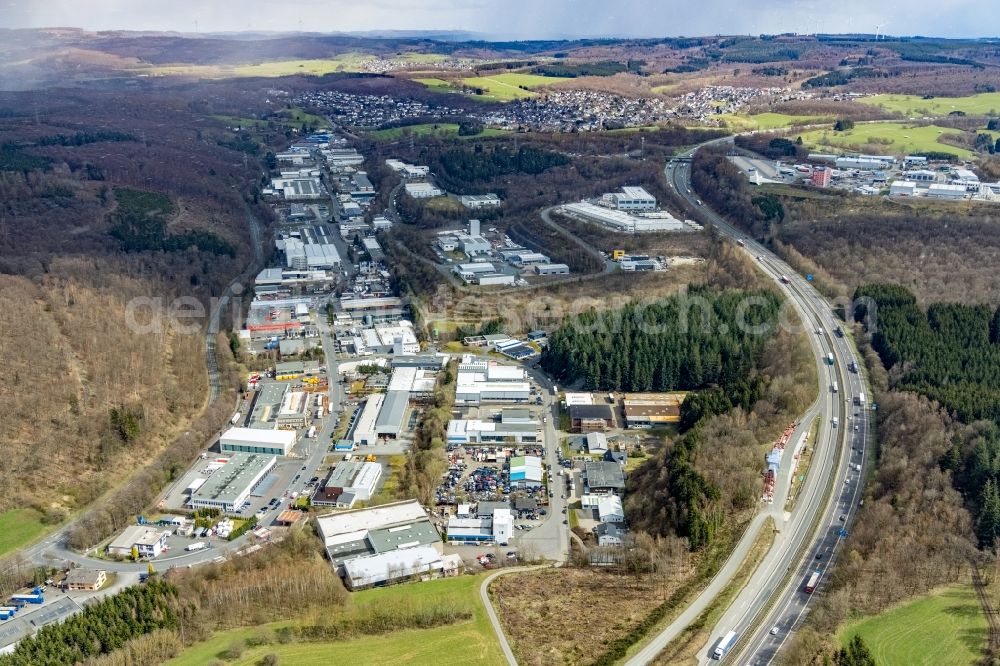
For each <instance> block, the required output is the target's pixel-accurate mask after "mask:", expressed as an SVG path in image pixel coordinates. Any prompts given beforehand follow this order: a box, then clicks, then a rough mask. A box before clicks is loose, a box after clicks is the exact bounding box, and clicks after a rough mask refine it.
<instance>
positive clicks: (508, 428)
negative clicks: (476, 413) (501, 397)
mask: <svg viewBox="0 0 1000 666" xmlns="http://www.w3.org/2000/svg"><path fill="white" fill-rule="evenodd" d="M520 411H521V410H511V409H504V410H503V411H501V412H500V419H499V420H491V421H482V420H479V419H468V420H466V419H455V420H452V421H450V422H449V423H448V443H449V444H457V445H462V446H464V445H466V444H480V445H486V446H501V445H509V444H536V443H538V442H540V441H541V439H542V438H541V432H540V427H541V425H540V424H539V423H538V421H537V420H536V419H534V418H531V417H529V418H527V419H521V418H518V416H517V413H518V412H520ZM525 411H526V410H525Z"/></svg>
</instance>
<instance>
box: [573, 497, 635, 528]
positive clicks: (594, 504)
mask: <svg viewBox="0 0 1000 666" xmlns="http://www.w3.org/2000/svg"><path fill="white" fill-rule="evenodd" d="M580 506H581V507H582V508H584V509H591V510H593V511H594V513H596V514H597V520H599V521H600V522H602V523H624V522H625V509H624V508H623V507H622V498H621V497H618V496H617V495H584V496H583V497H581V498H580Z"/></svg>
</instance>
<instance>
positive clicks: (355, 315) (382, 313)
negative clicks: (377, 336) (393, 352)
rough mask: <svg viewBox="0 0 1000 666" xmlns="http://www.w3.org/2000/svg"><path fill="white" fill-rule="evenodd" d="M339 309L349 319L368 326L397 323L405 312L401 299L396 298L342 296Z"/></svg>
mask: <svg viewBox="0 0 1000 666" xmlns="http://www.w3.org/2000/svg"><path fill="white" fill-rule="evenodd" d="M340 309H341V310H343V311H344V312H345V313H347V314H348V315H349V316H350V317H351V319H353V320H355V321H362V322H365V323H367V324H368V325H372V324H378V323H384V322H392V321H399V320H400V319H402V318H403V314H404V312H405V310H404V307H403V299H401V298H399V297H398V296H382V297H378V298H354V297H353V296H342V297H341V298H340Z"/></svg>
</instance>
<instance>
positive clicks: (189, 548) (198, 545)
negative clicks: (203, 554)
mask: <svg viewBox="0 0 1000 666" xmlns="http://www.w3.org/2000/svg"><path fill="white" fill-rule="evenodd" d="M207 547H208V546H206V545H205V542H204V541H195V542H194V543H192V544H190V545H188V546H186V547H185V548H184V550H186V551H188V552H189V553H193V552H194V551H196V550H205V549H206V548H207Z"/></svg>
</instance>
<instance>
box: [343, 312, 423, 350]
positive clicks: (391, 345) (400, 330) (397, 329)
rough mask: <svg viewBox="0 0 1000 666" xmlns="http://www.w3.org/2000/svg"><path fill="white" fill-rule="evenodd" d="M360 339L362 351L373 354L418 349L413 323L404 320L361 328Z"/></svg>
mask: <svg viewBox="0 0 1000 666" xmlns="http://www.w3.org/2000/svg"><path fill="white" fill-rule="evenodd" d="M361 341H362V344H363V346H364V351H368V352H371V353H373V354H416V353H417V352H419V351H420V342H418V341H417V334H416V333H415V332H414V330H413V324H412V323H410V322H409V321H405V320H402V321H399V322H396V323H395V324H392V325H389V324H383V325H379V326H375V327H373V328H366V329H362V331H361ZM358 353H362V352H361V351H360V350H359V351H358Z"/></svg>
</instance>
